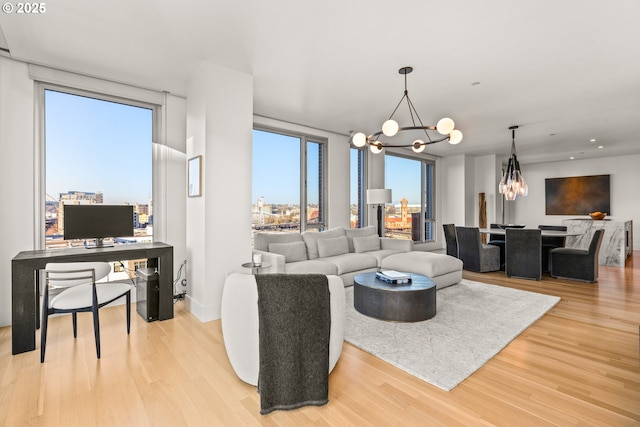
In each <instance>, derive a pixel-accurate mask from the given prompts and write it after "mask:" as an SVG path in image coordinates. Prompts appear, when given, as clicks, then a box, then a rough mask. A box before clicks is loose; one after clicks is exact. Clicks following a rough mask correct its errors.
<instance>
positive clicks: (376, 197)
mask: <svg viewBox="0 0 640 427" xmlns="http://www.w3.org/2000/svg"><path fill="white" fill-rule="evenodd" d="M385 203H391V189H390V188H375V189H371V190H367V204H368V205H384V204H385Z"/></svg>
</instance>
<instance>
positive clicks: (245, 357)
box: [221, 273, 346, 385]
mask: <svg viewBox="0 0 640 427" xmlns="http://www.w3.org/2000/svg"><path fill="white" fill-rule="evenodd" d="M327 279H328V282H329V293H330V298H331V299H330V306H331V329H330V332H329V372H331V371H332V370H333V368H334V366H335V365H336V363H337V362H338V359H339V358H340V354H341V353H342V344H343V342H344V332H345V321H346V299H345V294H344V284H343V282H342V279H340V278H339V277H338V276H327ZM221 321H222V335H223V336H224V345H225V348H226V350H227V355H228V356H229V361H230V362H231V366H232V367H233V370H234V371H235V373H236V375H238V377H239V378H240V379H241V380H242V381H244V382H246V383H249V384H251V385H258V370H259V365H260V359H259V356H258V339H259V335H258V326H259V323H258V288H257V286H256V279H255V276H253V275H250V274H240V273H233V274H230V275H229V276H228V277H227V279H226V281H225V284H224V290H223V291H222V307H221Z"/></svg>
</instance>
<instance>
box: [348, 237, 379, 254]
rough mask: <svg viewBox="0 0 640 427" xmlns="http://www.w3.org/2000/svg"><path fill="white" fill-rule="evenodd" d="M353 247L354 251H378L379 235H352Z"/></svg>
mask: <svg viewBox="0 0 640 427" xmlns="http://www.w3.org/2000/svg"><path fill="white" fill-rule="evenodd" d="M353 248H354V250H355V252H356V253H360V252H369V251H379V250H380V237H378V235H377V234H376V235H374V236H365V237H354V238H353Z"/></svg>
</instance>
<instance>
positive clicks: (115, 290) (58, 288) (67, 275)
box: [40, 262, 132, 363]
mask: <svg viewBox="0 0 640 427" xmlns="http://www.w3.org/2000/svg"><path fill="white" fill-rule="evenodd" d="M110 271H111V266H110V265H109V264H108V263H106V262H69V263H49V264H47V265H46V266H45V286H44V299H43V302H42V331H41V333H40V362H41V363H42V362H44V355H45V351H46V347H47V326H48V323H49V316H50V315H52V314H56V313H71V318H72V321H73V337H74V338H76V337H77V336H78V321H77V313H79V312H92V313H93V329H94V335H95V340H96V355H97V356H98V359H99V358H100V319H99V316H98V310H99V309H100V308H102V307H104V306H105V305H107V304H109V303H111V302H113V301H115V300H117V299H119V298H121V297H123V296H124V297H126V312H127V334H129V332H130V330H131V288H132V286H131V285H130V284H127V283H121V282H103V283H96V281H97V280H100V279H102V278H104V277H106V276H107V275H108V274H109V272H110ZM50 294H56V295H55V296H52V297H51V298H50Z"/></svg>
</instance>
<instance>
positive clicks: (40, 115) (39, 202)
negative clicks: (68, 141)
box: [34, 81, 162, 249]
mask: <svg viewBox="0 0 640 427" xmlns="http://www.w3.org/2000/svg"><path fill="white" fill-rule="evenodd" d="M35 85H36V89H35V97H36V102H35V105H36V112H35V114H36V120H37V129H36V136H35V138H34V141H35V144H36V146H35V147H34V150H35V154H36V155H35V156H34V158H35V160H34V163H35V164H34V170H35V171H36V172H37V173H38V174H39V177H38V179H36V183H35V186H36V188H35V191H34V195H35V197H36V200H35V203H34V206H35V210H36V212H34V221H35V222H34V247H35V248H36V249H44V248H45V247H46V246H45V245H46V242H45V240H46V235H45V233H46V229H45V228H46V227H45V216H46V215H45V210H46V187H47V186H46V179H47V171H46V149H47V145H46V144H47V141H46V132H45V129H46V126H45V120H46V118H45V111H46V106H45V92H46V91H47V90H51V91H56V92H61V93H65V94H69V95H76V96H82V97H86V98H93V99H96V100H99V101H106V102H114V103H118V104H123V105H130V106H133V107H139V108H146V109H149V110H151V120H152V124H151V147H150V151H151V154H150V155H151V156H152V158H151V176H150V178H151V193H152V194H155V192H156V185H157V183H156V182H155V179H154V177H155V172H156V170H155V169H156V164H155V163H156V162H155V158H154V155H153V152H154V150H153V144H155V143H156V142H157V141H158V135H159V134H160V133H161V126H162V123H161V110H162V106H161V105H159V104H154V103H152V102H148V101H141V100H136V99H133V98H128V97H125V96H118V95H112V94H108V93H101V92H98V91H94V90H90V89H81V88H77V87H72V86H67V85H62V84H56V83H50V82H46V81H36V82H35ZM156 212H158V211H156ZM155 222H157V218H154V223H155ZM153 240H154V241H155V240H156V233H155V232H154V235H153Z"/></svg>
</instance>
